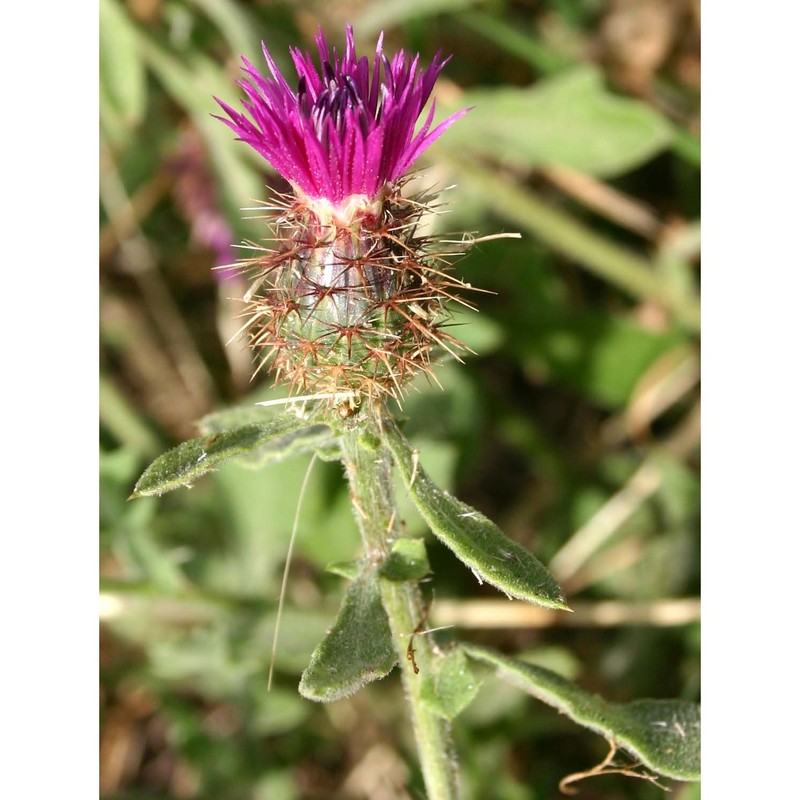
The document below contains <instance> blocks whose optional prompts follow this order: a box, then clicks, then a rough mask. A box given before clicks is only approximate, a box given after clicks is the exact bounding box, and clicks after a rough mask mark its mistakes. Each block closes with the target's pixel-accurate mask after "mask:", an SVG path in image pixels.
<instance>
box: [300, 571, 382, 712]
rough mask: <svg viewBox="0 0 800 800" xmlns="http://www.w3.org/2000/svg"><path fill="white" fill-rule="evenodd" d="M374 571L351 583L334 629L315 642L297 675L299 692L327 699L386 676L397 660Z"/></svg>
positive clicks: (345, 693) (313, 697)
mask: <svg viewBox="0 0 800 800" xmlns="http://www.w3.org/2000/svg"><path fill="white" fill-rule="evenodd" d="M378 580H379V579H378V575H377V573H376V572H374V571H370V572H366V573H364V574H363V575H362V576H361V577H360V578H359V579H358V580H356V581H354V582H353V583H352V584H350V587H349V588H348V590H347V594H346V595H345V597H344V601H343V603H342V607H341V608H340V609H339V616H338V617H337V618H336V622H335V623H334V625H333V628H331V630H330V631H329V632H328V634H327V635H326V636H325V638H324V639H323V640H322V641H321V642H320V643H319V645H317V648H316V649H315V650H314V652H313V653H312V655H311V662H310V663H309V665H308V667H306V670H305V672H303V676H302V678H301V679H300V694H302V695H303V697H307V698H308V699H309V700H316V701H318V702H322V703H330V702H333V701H334V700H339V699H341V698H342V697H348V696H349V695H351V694H354V693H355V692H357V691H358V690H359V689H360V688H361V687H362V686H365V685H366V684H367V683H370V682H371V681H374V680H377V679H378V678H383V677H385V676H386V675H388V674H389V673H390V672H391V671H392V669H393V667H394V665H395V664H396V663H397V654H396V653H395V650H394V646H393V644H392V632H391V630H390V629H389V620H388V619H387V617H386V612H385V611H384V609H383V604H382V602H381V593H380V586H379V585H378Z"/></svg>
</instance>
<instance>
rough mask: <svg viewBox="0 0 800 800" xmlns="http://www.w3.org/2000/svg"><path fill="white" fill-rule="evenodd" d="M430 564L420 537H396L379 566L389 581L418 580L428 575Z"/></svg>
mask: <svg viewBox="0 0 800 800" xmlns="http://www.w3.org/2000/svg"><path fill="white" fill-rule="evenodd" d="M430 571H431V565H430V564H429V563H428V554H427V552H426V551H425V542H424V540H422V539H410V538H407V539H406V538H404V539H398V540H397V541H396V542H395V543H394V544H393V545H392V549H391V551H390V552H389V555H388V556H387V558H386V562H385V563H384V564H383V566H382V567H381V574H382V575H383V577H384V578H388V579H389V580H390V581H418V580H421V579H422V578H424V577H425V576H426V575H429V574H430Z"/></svg>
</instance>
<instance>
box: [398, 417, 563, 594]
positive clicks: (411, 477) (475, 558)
mask: <svg viewBox="0 0 800 800" xmlns="http://www.w3.org/2000/svg"><path fill="white" fill-rule="evenodd" d="M384 430H385V435H386V444H387V445H388V447H389V449H390V450H391V452H392V455H393V456H394V461H395V463H396V464H397V467H398V469H399V471H400V475H401V477H402V479H403V481H404V483H405V484H406V487H407V488H408V492H409V495H410V496H411V499H412V500H413V501H414V504H415V505H416V507H417V509H418V510H419V512H420V514H421V515H422V516H423V518H424V519H425V521H426V522H427V523H428V525H430V527H431V530H432V531H433V533H434V534H435V535H436V536H437V537H438V538H439V539H440V540H441V541H442V542H443V543H444V544H446V545H447V546H448V547H449V548H450V549H451V550H452V551H453V552H454V553H455V554H456V556H458V558H459V559H461V561H463V562H464V563H465V564H466V565H467V566H468V567H469V568H470V569H471V570H472V571H473V573H474V574H475V576H476V577H477V578H478V579H479V580H481V581H486V582H487V583H490V584H492V586H496V587H497V588H498V589H500V590H501V591H503V592H505V593H506V594H507V595H509V596H511V597H516V598H518V599H520V600H528V601H530V602H532V603H537V604H539V605H542V606H545V607H547V608H561V609H566V608H567V606H566V603H565V600H564V595H563V593H562V592H561V589H560V587H559V586H558V584H557V583H556V581H555V579H554V578H553V576H552V575H551V574H550V573H549V572H548V571H547V569H545V567H544V566H543V565H542V564H541V563H540V562H539V561H538V560H537V559H536V558H534V557H533V556H532V555H531V554H530V553H529V552H528V551H527V550H526V549H525V548H524V547H522V546H521V545H519V544H517V543H516V542H514V541H512V540H511V539H509V538H508V537H507V536H506V535H505V534H504V533H503V532H502V531H501V530H500V529H499V528H498V527H497V525H495V524H494V523H493V522H492V521H491V520H489V519H487V518H486V517H485V516H484V515H483V514H481V513H480V512H479V511H476V510H475V509H474V508H472V507H471V506H468V505H467V504H466V503H462V502H461V501H460V500H458V499H456V498H455V497H453V496H452V495H450V494H448V493H447V492H445V491H444V490H443V489H440V488H439V487H438V486H436V484H434V483H433V481H431V479H430V478H429V477H428V476H427V474H426V473H425V470H424V469H422V467H421V466H420V465H419V462H418V460H417V458H416V454H415V453H414V451H413V450H412V449H411V446H410V445H409V443H408V441H406V439H405V437H404V436H403V434H402V433H400V431H399V429H398V428H397V426H396V425H395V424H394V422H392V421H391V420H386V421H385V423H384Z"/></svg>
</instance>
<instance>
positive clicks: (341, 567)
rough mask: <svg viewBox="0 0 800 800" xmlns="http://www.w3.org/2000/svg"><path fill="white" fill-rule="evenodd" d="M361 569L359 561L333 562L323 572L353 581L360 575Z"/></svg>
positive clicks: (361, 564) (362, 566)
mask: <svg viewBox="0 0 800 800" xmlns="http://www.w3.org/2000/svg"><path fill="white" fill-rule="evenodd" d="M363 568H364V564H363V563H362V562H361V561H334V562H333V563H332V564H328V565H327V566H326V567H325V572H330V574H331V575H338V576H339V577H340V578H347V580H349V581H354V580H356V578H358V576H359V575H360V574H361V570H362V569H363Z"/></svg>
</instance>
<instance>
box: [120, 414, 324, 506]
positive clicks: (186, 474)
mask: <svg viewBox="0 0 800 800" xmlns="http://www.w3.org/2000/svg"><path fill="white" fill-rule="evenodd" d="M327 431H329V429H328V428H327V427H326V426H324V425H314V426H311V427H309V425H308V422H307V421H306V420H302V419H299V418H297V417H294V416H291V415H285V416H282V417H278V418H277V419H274V420H270V421H269V422H265V423H261V424H252V425H243V426H242V427H239V428H234V429H233V430H227V431H223V432H220V433H217V434H213V435H211V436H200V437H198V438H197V439H190V440H189V441H188V442H184V443H183V444H180V445H178V446H177V447H176V448H174V449H172V450H170V451H168V452H167V453H164V454H163V455H161V456H159V457H158V458H157V459H156V460H155V461H154V462H153V463H152V464H151V465H150V466H149V467H148V468H147V469H146V470H145V471H144V473H143V475H142V477H141V478H139V481H138V483H137V484H136V486H135V487H134V490H133V495H132V496H134V497H141V496H146V495H159V494H163V493H164V492H168V491H170V490H172V489H177V488H178V487H179V486H190V485H191V484H192V482H193V481H195V480H197V479H198V478H199V477H200V476H201V475H205V474H206V473H207V472H211V471H213V470H214V469H216V468H217V467H218V466H219V465H220V464H223V463H224V462H225V461H228V460H229V459H231V458H236V457H240V456H249V457H250V458H253V457H254V456H255V455H256V454H257V455H258V457H259V458H260V459H261V463H265V462H266V461H267V460H271V461H277V460H280V459H281V458H285V457H286V456H288V455H293V454H295V453H297V452H302V451H304V449H308V447H307V445H308V439H309V438H310V439H311V440H312V441H317V439H318V438H319V437H322V436H323V435H325V433H326V432H327Z"/></svg>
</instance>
